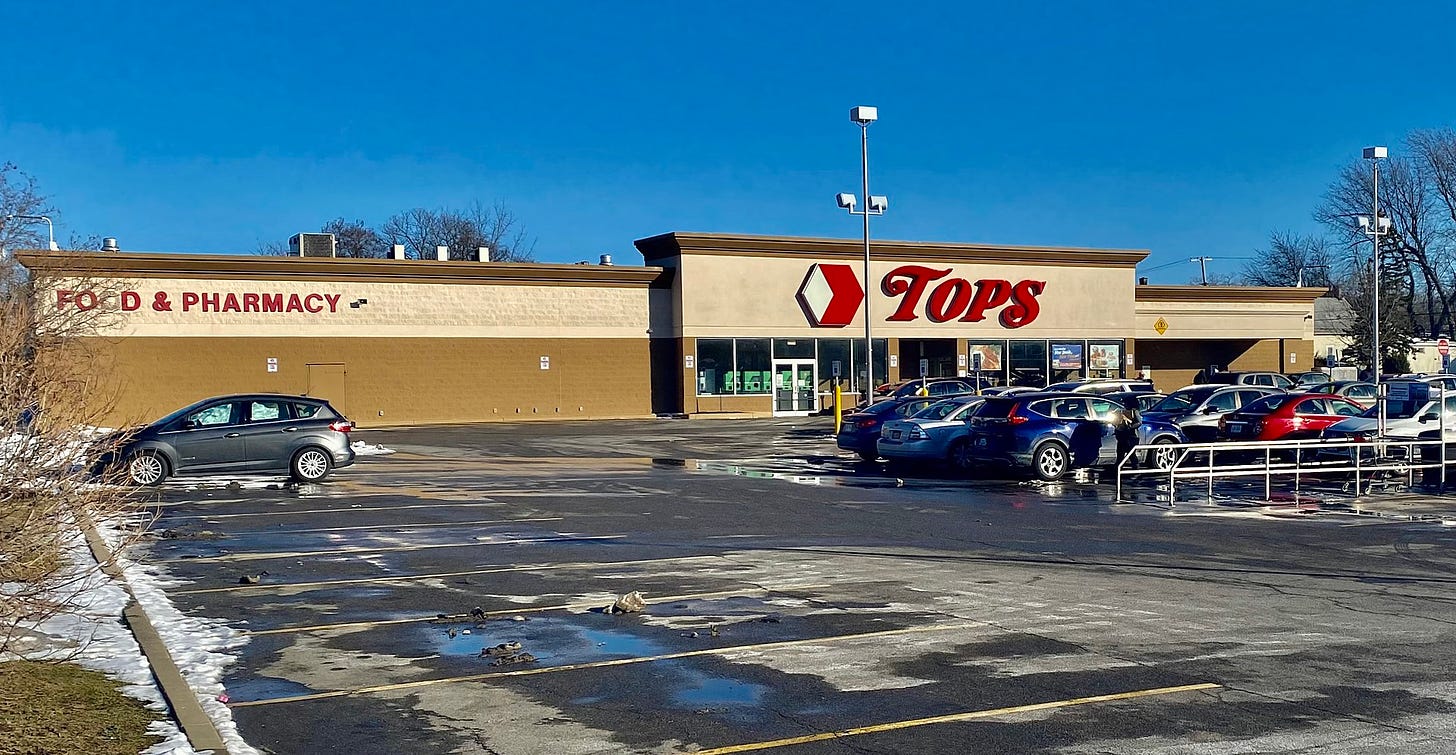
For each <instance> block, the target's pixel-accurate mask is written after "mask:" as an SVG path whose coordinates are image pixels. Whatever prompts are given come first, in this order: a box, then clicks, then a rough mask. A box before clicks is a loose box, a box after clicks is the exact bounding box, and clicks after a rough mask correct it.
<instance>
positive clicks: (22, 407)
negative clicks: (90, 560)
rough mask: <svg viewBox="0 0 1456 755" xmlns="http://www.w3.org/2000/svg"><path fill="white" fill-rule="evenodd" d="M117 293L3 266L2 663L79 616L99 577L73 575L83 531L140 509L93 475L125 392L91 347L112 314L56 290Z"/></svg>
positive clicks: (102, 296)
mask: <svg viewBox="0 0 1456 755" xmlns="http://www.w3.org/2000/svg"><path fill="white" fill-rule="evenodd" d="M120 287H121V282H120V281H105V280H93V279H90V278H89V277H88V276H85V275H75V276H72V275H68V276H67V277H66V278H65V279H63V280H62V279H31V278H30V277H28V276H27V275H26V274H25V272H24V271H23V270H22V269H21V268H19V267H18V266H17V265H16V264H15V263H14V262H13V261H11V260H0V652H4V651H6V650H10V649H15V648H17V647H18V645H17V640H18V639H20V638H22V637H24V636H25V634H26V630H27V629H28V628H29V627H33V626H34V625H36V624H38V623H40V622H42V621H45V620H46V619H49V618H51V617H53V616H55V615H57V614H59V613H63V612H66V611H67V610H69V609H70V608H71V607H72V601H73V600H74V598H75V597H76V596H77V594H78V592H77V591H78V590H80V589H82V585H84V584H85V583H86V581H87V578H88V577H90V574H91V572H90V570H86V569H79V570H78V569H76V568H75V567H74V565H68V564H66V558H65V553H66V551H67V549H72V548H76V547H77V543H78V542H79V539H78V535H79V532H80V528H81V527H84V526H87V525H88V524H90V523H106V522H113V521H115V520H117V519H118V518H120V517H127V516H129V515H132V514H135V513H138V512H140V511H142V510H143V506H142V504H141V503H140V501H139V499H138V498H137V497H136V496H134V495H133V494H132V491H130V490H129V489H128V488H126V487H124V486H121V485H118V484H114V483H115V482H118V480H114V479H108V477H109V476H108V475H102V476H101V477H94V476H92V475H91V473H90V470H89V469H88V467H87V464H88V461H89V460H90V459H94V458H95V457H96V455H97V453H98V452H100V451H101V450H103V449H104V447H105V446H107V445H108V444H114V443H116V442H119V440H120V434H116V433H106V432H104V431H103V430H102V429H101V428H99V427H98V425H99V424H100V423H101V422H102V421H103V420H104V418H106V417H107V416H108V415H109V414H110V412H111V410H112V408H113V407H114V406H115V401H114V399H115V391H116V390H117V388H116V386H115V384H114V383H113V382H112V381H111V380H109V377H108V375H107V370H106V366H105V363H104V360H103V358H102V355H101V354H99V353H98V352H97V351H96V348H95V347H96V345H97V344H98V343H101V341H100V339H98V338H96V336H97V335H98V334H99V333H101V332H102V331H103V329H104V328H105V327H106V326H107V325H108V324H109V323H110V322H112V321H113V320H114V318H115V317H117V316H118V315H117V313H116V311H115V307H114V306H111V307H108V306H104V305H99V306H96V307H94V308H89V309H82V308H78V307H74V306H73V307H58V306H56V301H57V299H56V291H57V290H58V289H65V290H68V291H71V290H74V291H81V290H86V291H91V292H93V293H94V294H95V295H96V296H97V300H98V301H99V302H107V301H109V302H113V303H114V302H115V301H116V297H115V295H114V291H116V290H119V289H120ZM109 292H110V293H109Z"/></svg>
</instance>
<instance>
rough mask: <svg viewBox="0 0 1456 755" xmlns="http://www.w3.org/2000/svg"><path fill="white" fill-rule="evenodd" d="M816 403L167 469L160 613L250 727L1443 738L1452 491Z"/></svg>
mask: <svg viewBox="0 0 1456 755" xmlns="http://www.w3.org/2000/svg"><path fill="white" fill-rule="evenodd" d="M827 431H828V425H827V423H826V421H825V420H823V419H818V418H814V419H805V420H794V421H786V420H740V421H732V422H729V421H721V422H707V421H665V420H664V421H651V422H577V423H558V424H544V423H542V424H527V425H490V426H469V427H465V426H462V427H448V428H425V429H402V430H380V431H371V432H367V433H363V432H361V433H358V434H357V435H358V436H359V437H358V439H361V440H365V441H367V442H370V443H379V444H382V445H385V446H388V447H390V448H393V449H396V450H397V451H398V453H397V454H394V455H391V456H383V457H364V458H361V459H360V462H359V464H357V465H356V466H355V467H352V468H349V469H345V470H340V471H339V472H338V473H337V474H336V476H335V477H333V478H332V479H331V480H330V481H328V482H326V483H324V484H320V485H311V486H292V485H285V484H282V483H281V482H279V481H267V480H264V481H249V482H248V483H247V484H245V485H242V486H238V485H227V484H226V481H224V482H223V483H222V484H218V483H217V482H216V481H208V482H207V483H204V484H198V483H196V482H187V481H182V482H174V483H170V484H169V485H167V486H165V487H164V488H163V490H162V491H161V493H160V499H159V501H158V503H159V506H160V512H161V519H160V520H159V521H158V523H157V525H156V527H155V529H154V532H156V533H163V532H167V533H168V536H167V537H166V538H161V537H158V538H155V539H153V540H150V541H149V542H148V543H147V544H146V545H145V546H142V547H144V548H146V549H147V550H148V552H149V557H150V558H151V559H152V560H153V561H154V562H159V563H161V564H162V565H164V566H165V569H166V572H167V573H168V574H169V575H171V576H172V577H175V578H176V579H177V581H178V584H176V585H175V586H173V587H171V588H169V590H168V593H169V595H170V596H171V598H172V599H173V600H174V601H175V602H176V604H177V605H178V607H179V608H180V609H182V610H183V611H184V612H186V613H188V614H191V615H196V616H206V617H214V618H220V619H224V620H226V621H227V622H228V623H229V624H230V625H232V626H234V627H237V628H239V629H244V630H246V631H247V632H249V635H250V636H249V642H248V643H247V644H246V645H244V646H243V647H242V648H241V649H239V650H238V651H237V652H238V661H237V663H236V665H235V666H234V667H232V669H231V670H230V671H229V673H228V676H227V678H226V679H225V682H226V685H227V690H228V696H229V698H230V700H231V705H232V707H233V715H234V716H235V718H236V720H237V721H238V723H239V726H240V728H241V731H242V733H243V735H244V736H245V737H246V738H247V739H248V741H249V742H250V743H252V744H253V745H254V746H256V747H258V748H259V749H260V750H262V751H265V752H275V753H316V752H341V753H342V752H348V753H376V752H377V753H399V752H421V753H434V752H441V753H444V752H462V753H596V752H693V751H707V752H714V751H719V752H728V751H750V750H751V751H783V752H787V753H819V752H826V753H827V752H849V751H864V752H916V753H926V752H947V753H950V752H957V753H958V752H1018V753H1021V752H1048V753H1052V752H1056V753H1101V752H1118V753H1123V752H1134V753H1141V752H1170V753H1172V752H1176V753H1244V752H1293V751H1320V752H1391V751H1409V752H1441V751H1451V750H1452V749H1453V748H1452V747H1451V746H1450V745H1449V744H1447V743H1448V742H1449V740H1450V739H1451V735H1452V734H1453V729H1456V717H1453V712H1456V681H1453V679H1452V675H1451V673H1450V672H1449V671H1447V670H1446V669H1447V668H1448V667H1450V666H1451V661H1452V660H1453V651H1452V650H1451V648H1452V645H1453V643H1452V640H1453V634H1456V631H1453V629H1456V626H1453V623H1456V607H1453V605H1452V600H1453V598H1452V596H1453V588H1456V558H1453V551H1452V546H1453V544H1456V532H1453V531H1451V529H1450V528H1449V527H1447V526H1446V525H1445V523H1444V521H1443V519H1442V517H1444V516H1446V514H1447V513H1448V512H1450V511H1452V510H1456V507H1451V506H1446V505H1445V503H1444V501H1442V500H1440V499H1433V498H1430V497H1428V496H1422V495H1419V494H1415V493H1403V494H1401V495H1399V496H1391V497H1385V498H1381V499H1378V500H1377V499H1369V498H1366V499H1355V498H1353V497H1351V496H1349V495H1343V497H1342V494H1341V492H1340V490H1339V485H1338V483H1337V482H1331V483H1329V484H1328V485H1326V486H1324V488H1321V487H1319V486H1318V485H1316V486H1315V487H1314V488H1311V489H1310V490H1308V491H1306V492H1302V493H1301V495H1300V496H1298V497H1290V498H1287V499H1286V500H1284V501H1283V502H1282V503H1281V504H1280V505H1278V506H1272V507H1271V506H1263V505H1257V504H1256V503H1255V502H1254V501H1252V500H1251V496H1248V495H1246V494H1245V493H1246V492H1247V491H1243V490H1241V489H1240V487H1239V486H1237V485H1229V486H1221V487H1220V488H1219V490H1218V491H1217V493H1218V495H1217V496H1216V497H1215V498H1214V499H1213V500H1207V499H1206V498H1205V497H1204V496H1203V492H1204V491H1202V490H1201V489H1200V490H1196V491H1195V490H1193V489H1192V488H1193V487H1196V486H1189V487H1187V488H1180V490H1179V495H1178V496H1177V499H1178V500H1177V501H1176V505H1175V506H1173V507H1172V508H1171V509H1169V508H1167V491H1166V488H1164V489H1162V490H1159V488H1158V486H1157V483H1155V482H1151V481H1150V482H1148V483H1146V484H1143V485H1142V486H1141V487H1140V488H1138V490H1137V491H1135V495H1130V496H1129V498H1132V499H1134V500H1139V501H1141V502H1140V503H1118V502H1116V501H1115V496H1114V494H1113V491H1112V487H1111V486H1110V485H1108V484H1106V483H1105V482H1104V483H1101V484H1096V483H1092V482H1069V483H1064V484H1059V485H1040V484H1032V483H1029V482H1026V481H1022V480H1017V479H1014V478H1005V477H1003V478H1000V479H997V478H991V479H977V480H960V479H955V478H953V477H950V476H946V475H937V474H933V473H915V472H914V471H913V470H912V471H906V470H894V471H886V470H885V469H883V468H881V467H880V466H878V465H871V464H864V463H862V462H859V461H858V460H857V459H855V458H854V457H852V456H848V455H842V454H839V453H838V452H837V451H836V449H835V448H834V446H833V442H832V440H831V439H829V437H828V434H827ZM1401 512H1405V513H1401ZM1376 514H1378V515H1376ZM1414 514H1419V515H1418V516H1417V515H1414ZM632 590H640V591H642V592H643V593H644V594H645V595H646V597H647V601H648V605H647V609H646V610H645V611H644V612H641V613H629V614H614V613H612V612H610V610H605V609H607V607H609V606H610V605H611V603H612V601H613V600H614V599H615V598H616V596H618V595H621V594H624V593H627V592H630V591H632ZM502 643H519V646H520V647H519V649H518V650H514V649H512V650H511V651H510V652H511V654H509V655H500V654H497V655H492V654H483V653H482V651H483V650H484V649H486V648H489V647H492V646H496V645H499V644H502ZM512 647H513V646H512ZM518 653H525V654H529V657H526V656H522V655H519V654H518ZM834 732H838V734H837V735H836V734H833V733H834Z"/></svg>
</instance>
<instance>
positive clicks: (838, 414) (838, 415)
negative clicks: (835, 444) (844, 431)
mask: <svg viewBox="0 0 1456 755" xmlns="http://www.w3.org/2000/svg"><path fill="white" fill-rule="evenodd" d="M841 427H844V394H843V393H841V392H840V390H839V381H838V380H835V381H834V434H835V435H838V434H839V429H840V428H841Z"/></svg>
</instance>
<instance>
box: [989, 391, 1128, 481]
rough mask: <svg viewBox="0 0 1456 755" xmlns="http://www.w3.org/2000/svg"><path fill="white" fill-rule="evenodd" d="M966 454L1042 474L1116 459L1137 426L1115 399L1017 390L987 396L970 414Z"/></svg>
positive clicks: (1056, 476) (1054, 475)
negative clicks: (969, 443)
mask: <svg viewBox="0 0 1456 755" xmlns="http://www.w3.org/2000/svg"><path fill="white" fill-rule="evenodd" d="M970 439H971V445H970V456H971V459H972V460H974V461H978V462H990V463H1004V464H1010V465H1012V466H1014V467H1018V468H1022V469H1030V470H1031V472H1032V474H1034V475H1036V476H1037V477H1038V478H1040V479H1042V480H1060V479H1061V478H1062V477H1063V476H1064V475H1066V473H1067V471H1068V470H1071V469H1078V468H1082V467H1094V466H1100V465H1105V464H1116V463H1117V461H1118V460H1119V459H1121V458H1122V455H1123V454H1124V453H1126V451H1127V450H1128V449H1130V448H1131V447H1132V446H1133V445H1134V444H1135V443H1136V441H1137V427H1136V425H1134V423H1133V422H1132V420H1131V418H1130V417H1129V416H1128V412H1127V410H1126V409H1125V408H1123V407H1122V406H1120V405H1118V404H1117V403H1116V402H1113V401H1110V400H1108V399H1105V398H1102V397H1101V396H1093V395H1089V394H1086V393H1023V394H1020V395H1016V396H1006V397H1001V396H992V397H990V398H987V399H986V401H985V402H984V403H982V404H981V406H980V408H978V409H977V410H976V413H975V415H974V416H973V417H972V418H971V434H970Z"/></svg>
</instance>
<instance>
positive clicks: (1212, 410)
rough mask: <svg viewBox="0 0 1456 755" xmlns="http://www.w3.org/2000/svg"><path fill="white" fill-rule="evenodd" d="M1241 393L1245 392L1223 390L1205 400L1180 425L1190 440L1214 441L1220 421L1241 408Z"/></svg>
mask: <svg viewBox="0 0 1456 755" xmlns="http://www.w3.org/2000/svg"><path fill="white" fill-rule="evenodd" d="M1251 392H1252V391H1251ZM1240 393H1243V391H1230V390H1221V391H1218V392H1216V393H1214V394H1213V395H1211V396H1209V397H1208V398H1207V399H1205V400H1204V402H1203V404H1202V405H1201V406H1199V407H1198V408H1197V409H1196V410H1194V412H1193V413H1192V414H1190V415H1188V417H1187V419H1185V420H1183V421H1182V422H1180V423H1179V424H1180V425H1181V426H1182V427H1183V432H1184V433H1186V434H1187V435H1188V439H1189V440H1191V441H1194V442H1208V441H1211V440H1213V439H1214V436H1215V435H1216V434H1217V432H1218V421H1219V419H1220V418H1222V417H1223V415H1225V414H1228V413H1229V412H1231V411H1233V410H1235V409H1237V408H1238V407H1239V398H1238V396H1239V394H1240Z"/></svg>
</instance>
